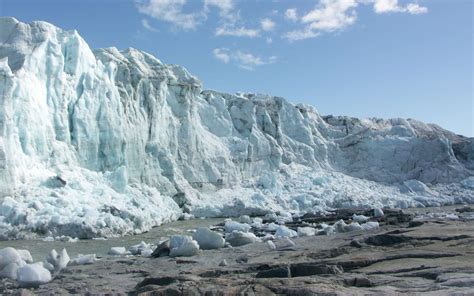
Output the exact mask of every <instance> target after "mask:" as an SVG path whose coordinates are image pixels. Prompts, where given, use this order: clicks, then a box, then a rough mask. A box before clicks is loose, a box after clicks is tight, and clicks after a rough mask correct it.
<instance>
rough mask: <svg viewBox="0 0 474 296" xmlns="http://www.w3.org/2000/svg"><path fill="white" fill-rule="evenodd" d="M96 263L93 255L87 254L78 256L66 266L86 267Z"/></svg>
mask: <svg viewBox="0 0 474 296" xmlns="http://www.w3.org/2000/svg"><path fill="white" fill-rule="evenodd" d="M96 261H97V257H96V255H95V254H88V255H82V254H79V255H78V256H77V257H76V258H74V259H72V260H71V261H69V264H68V265H70V266H76V265H87V264H94V263H95V262H96Z"/></svg>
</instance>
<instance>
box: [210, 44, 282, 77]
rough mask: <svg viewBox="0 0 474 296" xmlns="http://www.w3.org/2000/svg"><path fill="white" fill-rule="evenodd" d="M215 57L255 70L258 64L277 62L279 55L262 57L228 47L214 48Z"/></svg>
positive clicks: (224, 61)
mask: <svg viewBox="0 0 474 296" xmlns="http://www.w3.org/2000/svg"><path fill="white" fill-rule="evenodd" d="M213 53H214V57H215V58H216V59H218V60H219V61H221V62H223V63H226V64H227V63H229V62H233V63H234V64H235V65H237V66H238V67H239V68H242V69H245V70H249V71H253V70H255V68H256V67H258V66H263V65H269V64H273V63H275V62H276V60H277V57H276V56H271V57H269V58H262V57H259V56H255V55H253V54H251V53H248V52H243V51H240V50H237V51H231V50H229V49H228V48H216V49H214V50H213Z"/></svg>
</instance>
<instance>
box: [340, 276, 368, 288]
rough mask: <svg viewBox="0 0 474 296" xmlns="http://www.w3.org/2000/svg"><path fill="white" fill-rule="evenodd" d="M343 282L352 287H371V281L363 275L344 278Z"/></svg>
mask: <svg viewBox="0 0 474 296" xmlns="http://www.w3.org/2000/svg"><path fill="white" fill-rule="evenodd" d="M344 283H345V284H346V285H348V286H354V287H372V282H371V281H370V279H369V278H367V277H366V276H364V275H360V276H356V277H353V278H348V279H344Z"/></svg>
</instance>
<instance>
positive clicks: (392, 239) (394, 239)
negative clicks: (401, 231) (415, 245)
mask: <svg viewBox="0 0 474 296" xmlns="http://www.w3.org/2000/svg"><path fill="white" fill-rule="evenodd" d="M410 240H412V238H410V237H406V236H402V235H395V234H386V233H384V234H378V235H374V236H370V237H368V238H366V239H365V243H366V244H369V245H373V246H393V245H396V244H400V243H404V242H408V241H410Z"/></svg>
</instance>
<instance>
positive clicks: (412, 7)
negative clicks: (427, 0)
mask: <svg viewBox="0 0 474 296" xmlns="http://www.w3.org/2000/svg"><path fill="white" fill-rule="evenodd" d="M407 11H408V12H409V13H411V14H422V13H427V12H428V8H426V7H423V6H420V5H418V4H416V3H410V4H408V5H407Z"/></svg>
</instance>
